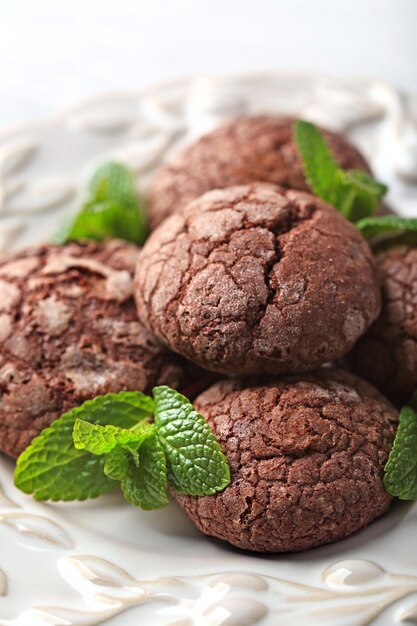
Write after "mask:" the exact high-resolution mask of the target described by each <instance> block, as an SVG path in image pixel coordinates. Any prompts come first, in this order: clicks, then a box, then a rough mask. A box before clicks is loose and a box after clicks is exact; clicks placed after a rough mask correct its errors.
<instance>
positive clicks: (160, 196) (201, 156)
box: [149, 115, 369, 228]
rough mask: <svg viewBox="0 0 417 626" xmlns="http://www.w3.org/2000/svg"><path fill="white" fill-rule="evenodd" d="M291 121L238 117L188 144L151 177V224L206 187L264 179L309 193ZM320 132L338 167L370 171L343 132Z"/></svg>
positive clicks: (278, 118)
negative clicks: (154, 176)
mask: <svg viewBox="0 0 417 626" xmlns="http://www.w3.org/2000/svg"><path fill="white" fill-rule="evenodd" d="M293 123H294V119H292V118H286V117H272V116H266V115H262V116H254V117H238V118H236V119H233V120H232V121H229V122H226V123H225V124H223V125H222V126H220V127H219V128H217V129H216V130H214V131H213V132H211V133H209V134H207V135H204V136H203V137H201V139H199V140H198V141H196V142H195V143H193V144H192V145H191V146H189V147H187V148H186V149H185V150H184V151H183V152H181V153H180V154H179V155H178V156H176V157H175V158H174V159H173V160H172V161H169V162H168V163H167V164H166V165H164V166H163V167H162V168H161V170H160V171H159V173H158V174H157V176H156V178H155V180H154V183H153V185H152V188H151V191H150V197H149V215H150V221H151V226H152V228H155V227H156V226H157V225H158V224H160V222H162V221H163V220H164V219H165V218H166V217H167V216H168V215H170V214H171V213H174V212H175V211H177V210H178V209H180V208H181V207H182V206H184V205H185V204H187V203H188V202H189V201H190V200H193V199H194V198H197V197H198V196H200V195H201V194H202V193H204V192H205V191H209V190H210V189H223V188H224V187H231V186H232V185H245V184H247V183H252V182H256V181H264V182H268V183H275V184H278V185H282V186H283V187H287V188H289V189H300V190H301V191H309V190H310V189H309V186H308V184H307V182H306V180H305V178H304V174H303V169H302V164H301V160H300V157H299V155H298V151H297V147H296V144H295V142H294V139H293V132H292V126H293ZM323 132H324V135H325V137H326V139H327V141H328V143H329V145H330V148H331V149H332V151H333V154H334V155H335V157H336V160H337V161H338V163H339V164H340V165H341V167H343V168H345V169H360V170H365V171H368V172H369V166H368V164H367V162H366V161H365V159H364V158H363V156H362V155H361V154H360V153H359V152H358V150H357V149H356V148H355V147H354V146H352V144H351V143H349V141H348V140H347V139H346V138H345V137H343V135H339V134H336V133H331V132H329V131H324V130H323Z"/></svg>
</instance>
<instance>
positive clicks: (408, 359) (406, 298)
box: [347, 245, 417, 404]
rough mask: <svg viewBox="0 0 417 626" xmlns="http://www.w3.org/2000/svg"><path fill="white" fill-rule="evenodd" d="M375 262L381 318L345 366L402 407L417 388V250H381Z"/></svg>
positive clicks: (353, 351) (357, 346) (412, 247)
mask: <svg viewBox="0 0 417 626" xmlns="http://www.w3.org/2000/svg"><path fill="white" fill-rule="evenodd" d="M376 262H377V267H378V270H379V272H380V275H381V281H382V310H381V314H380V316H379V317H378V319H377V320H376V322H375V323H374V324H373V325H372V326H371V328H370V329H369V331H368V332H367V333H366V334H365V335H364V336H363V337H362V338H361V339H360V341H359V342H358V343H357V344H356V345H355V347H354V348H353V350H352V352H351V353H350V354H349V355H348V357H347V362H348V365H349V366H350V368H351V369H352V370H353V371H355V372H357V373H358V374H360V375H361V376H363V377H364V378H366V379H367V380H369V381H370V382H372V383H373V384H374V385H376V387H378V389H380V390H381V392H382V393H383V394H384V395H386V396H388V397H389V398H391V399H392V400H393V401H395V402H397V403H399V404H402V403H404V402H407V401H408V400H409V397H410V395H411V393H412V391H413V390H414V389H415V387H416V386H417V247H414V246H407V245H400V246H394V247H392V248H389V249H385V250H382V251H380V252H379V253H377V254H376Z"/></svg>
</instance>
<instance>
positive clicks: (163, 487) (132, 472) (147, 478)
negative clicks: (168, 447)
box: [121, 433, 168, 511]
mask: <svg viewBox="0 0 417 626" xmlns="http://www.w3.org/2000/svg"><path fill="white" fill-rule="evenodd" d="M139 458H140V462H139V466H138V465H137V464H136V463H135V462H134V459H133V458H132V457H131V458H130V459H129V461H128V471H127V474H126V477H125V478H124V479H123V480H122V483H121V487H122V491H123V495H124V497H125V499H126V500H127V501H128V502H130V503H131V504H134V505H135V506H140V507H141V508H142V509H144V510H145V511H150V510H151V509H160V508H162V507H164V506H166V505H167V504H168V496H167V464H166V458H165V452H164V449H163V447H162V445H161V443H160V442H159V439H158V437H157V436H156V433H153V434H151V435H150V436H149V437H148V438H147V439H146V440H145V441H144V442H143V443H142V445H141V446H140V451H139Z"/></svg>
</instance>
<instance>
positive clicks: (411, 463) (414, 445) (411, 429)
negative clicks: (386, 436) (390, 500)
mask: <svg viewBox="0 0 417 626" xmlns="http://www.w3.org/2000/svg"><path fill="white" fill-rule="evenodd" d="M411 404H413V405H414V406H405V407H404V408H403V409H402V410H401V412H400V421H399V426H398V430H397V434H396V436H395V440H394V445H393V447H392V450H391V452H390V455H389V458H388V462H387V464H386V466H385V476H384V485H385V489H386V490H387V491H388V493H390V494H391V495H392V496H397V497H398V498H400V499H401V500H417V411H416V403H415V399H414V400H413V401H412V402H411Z"/></svg>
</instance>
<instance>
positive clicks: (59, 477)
mask: <svg viewBox="0 0 417 626" xmlns="http://www.w3.org/2000/svg"><path fill="white" fill-rule="evenodd" d="M152 412H153V401H152V399H151V398H149V397H148V396H145V395H144V394H142V393H140V392H130V391H126V392H122V393H118V394H108V395H105V396H99V397H97V398H95V399H94V400H88V401H87V402H84V404H82V405H81V406H80V407H77V408H74V409H72V410H71V411H68V412H67V413H64V415H62V416H61V417H60V418H59V419H57V420H56V421H55V422H53V423H52V424H51V426H50V427H49V428H46V429H45V430H43V431H42V433H41V434H40V435H39V436H38V437H36V439H34V440H33V441H32V443H31V444H30V446H29V447H28V448H26V450H25V451H24V452H23V453H22V454H21V455H20V457H19V458H18V460H17V465H16V470H15V473H14V481H15V485H16V486H17V487H18V488H19V489H21V490H22V491H23V492H25V493H31V494H33V495H34V497H35V499H37V500H53V501H57V500H64V501H67V500H85V499H87V498H95V497H97V496H99V495H101V494H102V493H106V492H108V491H111V490H112V489H113V486H114V482H113V481H111V480H110V478H108V477H107V476H105V474H104V471H103V468H104V463H105V458H104V457H100V456H95V455H92V454H91V453H89V452H88V451H87V450H77V449H76V448H75V447H74V443H73V438H72V435H73V429H74V424H75V421H76V420H77V419H78V418H79V419H82V420H85V421H88V422H91V423H92V424H100V425H107V424H111V425H113V426H119V427H122V428H131V427H132V426H135V425H136V424H137V423H138V422H140V421H142V420H145V419H146V418H147V417H148V416H149V415H150V414H152Z"/></svg>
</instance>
